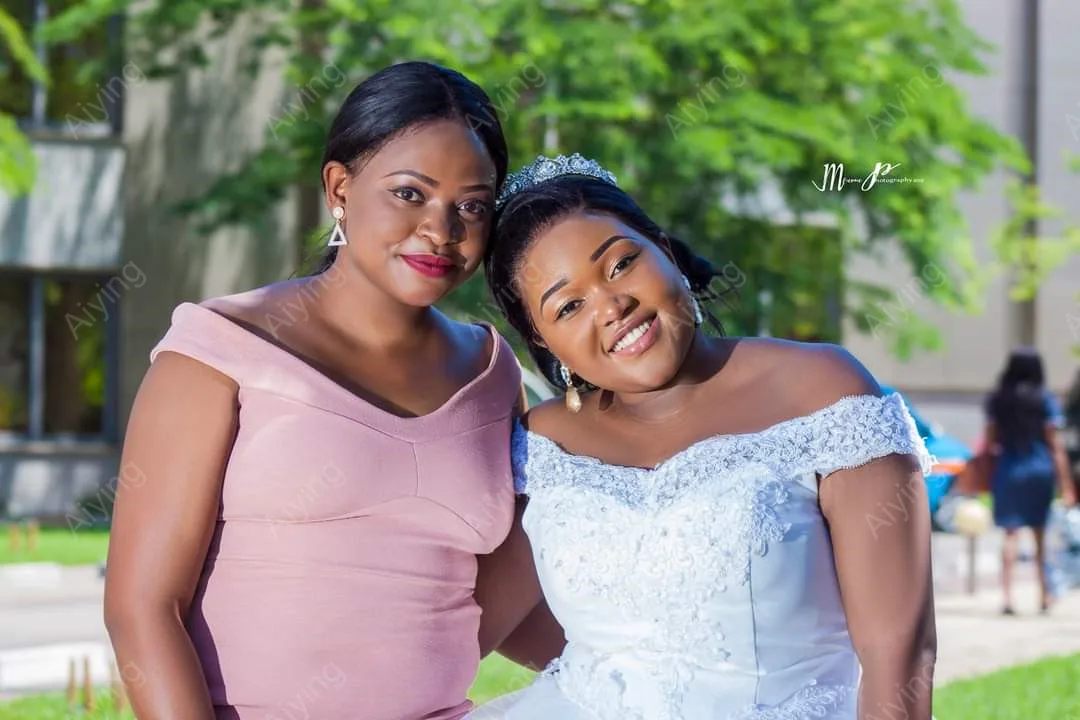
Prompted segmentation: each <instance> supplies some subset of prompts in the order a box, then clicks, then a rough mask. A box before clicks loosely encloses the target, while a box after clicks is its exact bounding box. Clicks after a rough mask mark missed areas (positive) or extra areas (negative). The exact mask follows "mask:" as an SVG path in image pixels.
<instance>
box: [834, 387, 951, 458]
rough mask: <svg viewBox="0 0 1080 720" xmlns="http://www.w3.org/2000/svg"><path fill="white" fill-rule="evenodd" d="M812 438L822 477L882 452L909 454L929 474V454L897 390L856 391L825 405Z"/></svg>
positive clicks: (877, 455)
mask: <svg viewBox="0 0 1080 720" xmlns="http://www.w3.org/2000/svg"><path fill="white" fill-rule="evenodd" d="M819 420H820V424H819V426H818V430H819V432H818V433H817V437H816V438H815V441H816V442H815V444H817V446H818V457H819V460H818V462H817V463H816V465H817V472H818V474H820V475H821V476H822V477H824V476H826V475H828V474H830V473H833V472H836V471H837V470H846V469H850V468H854V467H858V466H860V465H865V464H866V463H868V462H870V461H871V460H875V459H877V458H880V457H885V456H886V455H892V454H894V453H895V454H901V455H912V456H914V457H915V458H916V460H918V462H919V467H920V468H922V471H923V473H925V474H929V472H930V467H931V466H932V465H933V458H932V457H931V456H930V453H929V452H927V450H926V444H925V443H924V442H923V438H922V437H920V436H919V432H918V430H917V429H916V426H915V420H914V419H913V418H912V417H911V413H910V412H909V411H908V409H907V406H906V405H905V404H904V400H903V398H902V397H901V396H900V394H899V393H892V394H891V395H886V396H883V397H875V396H873V395H858V396H853V397H847V398H844V399H843V400H840V401H839V402H837V403H836V404H834V405H831V406H829V407H828V408H827V409H826V410H825V412H823V413H822V414H821V415H819Z"/></svg>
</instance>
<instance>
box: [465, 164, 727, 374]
mask: <svg viewBox="0 0 1080 720" xmlns="http://www.w3.org/2000/svg"><path fill="white" fill-rule="evenodd" d="M579 212H597V213H605V214H608V215H612V216H614V217H617V218H618V219H619V220H621V221H622V222H624V223H626V224H627V225H629V226H630V227H632V228H634V229H635V230H637V231H638V232H640V233H641V234H642V235H644V236H645V237H647V238H649V239H650V240H652V241H653V242H655V243H657V244H661V238H662V237H663V238H666V240H667V243H668V245H669V246H670V248H671V254H672V255H673V256H674V258H673V259H674V261H675V265H676V266H677V267H678V268H679V270H680V271H681V272H682V273H683V274H684V275H685V276H686V277H687V279H688V280H689V281H690V290H691V292H692V293H694V295H695V296H696V297H697V298H698V300H699V302H702V303H706V302H707V301H709V300H713V299H715V298H717V297H719V296H720V295H722V294H723V292H724V291H725V290H724V289H721V290H720V291H719V292H718V291H717V290H716V288H713V287H712V284H713V280H714V279H715V278H717V277H719V276H720V275H721V273H720V271H718V270H717V269H716V268H715V267H714V266H713V264H712V263H711V262H709V261H708V260H706V259H705V258H703V257H701V256H700V255H697V254H695V253H694V251H693V250H692V249H691V248H690V246H689V245H687V244H686V243H685V242H683V241H681V240H678V239H677V238H674V237H671V236H670V235H667V234H666V233H664V232H663V230H661V229H660V226H659V225H657V224H656V223H655V222H653V220H652V218H650V217H649V216H648V215H647V214H646V213H645V211H644V210H642V209H641V208H640V207H639V206H638V204H637V203H636V202H634V199H633V198H632V197H630V196H629V195H628V194H626V193H625V192H623V191H622V190H620V189H619V188H618V187H616V186H614V185H611V184H609V183H606V182H604V181H602V180H597V179H595V178H592V177H588V176H582V175H563V176H560V177H557V178H553V179H552V180H548V181H546V182H544V183H542V184H540V185H538V186H536V187H533V188H530V189H528V190H525V191H522V192H519V193H516V194H514V195H512V196H511V197H510V199H509V200H508V201H507V203H506V205H505V206H503V207H502V208H500V209H499V211H498V213H497V214H496V217H495V235H494V237H493V238H492V241H491V242H490V243H488V246H487V250H486V253H485V257H484V274H485V276H486V278H487V283H488V288H489V289H490V290H491V294H492V295H493V296H494V298H495V303H496V304H497V305H498V307H499V310H500V311H501V312H502V314H503V317H505V318H506V320H507V322H509V323H510V325H511V326H513V328H514V329H515V330H516V331H517V332H518V333H519V334H520V335H521V337H522V338H523V339H524V340H525V343H526V345H527V347H528V350H529V354H530V355H532V358H533V360H534V361H535V362H536V365H537V367H538V368H539V369H540V372H542V373H543V374H544V377H546V378H547V379H548V381H549V382H550V383H552V384H553V385H554V386H555V387H557V388H561V389H564V390H565V389H566V383H565V382H563V379H562V378H561V377H560V375H559V361H558V359H556V358H555V356H554V355H552V354H551V352H550V351H548V350H547V348H544V347H542V346H540V345H538V344H537V343H536V330H535V329H534V328H533V323H532V319H531V318H530V317H529V311H528V309H527V308H526V307H525V303H524V301H523V299H522V293H521V292H520V288H519V285H518V277H517V273H518V271H519V270H520V269H521V268H520V265H521V260H522V258H523V257H524V255H525V252H526V251H527V250H528V249H529V246H530V245H531V244H532V242H533V240H534V239H535V238H536V237H537V236H538V235H539V234H540V233H542V232H543V231H544V230H546V229H547V228H549V227H551V226H552V225H554V224H555V223H556V222H558V221H559V220H561V219H563V218H565V217H567V216H569V215H573V214H575V213H579ZM702 311H703V313H704V315H705V317H706V318H707V320H708V322H709V324H710V325H711V326H712V327H713V328H714V329H715V330H716V332H718V333H721V334H722V333H723V327H722V326H721V324H720V321H719V320H717V319H716V317H715V316H714V315H713V314H712V313H710V312H708V310H707V308H706V307H704V305H703V307H702ZM574 382H575V384H576V385H578V386H579V387H580V386H581V384H582V383H581V381H580V380H579V379H575V380H574Z"/></svg>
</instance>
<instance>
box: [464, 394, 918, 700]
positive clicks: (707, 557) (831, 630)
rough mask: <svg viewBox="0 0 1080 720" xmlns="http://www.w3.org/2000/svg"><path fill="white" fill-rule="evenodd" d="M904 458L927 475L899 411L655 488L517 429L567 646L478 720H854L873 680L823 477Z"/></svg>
mask: <svg viewBox="0 0 1080 720" xmlns="http://www.w3.org/2000/svg"><path fill="white" fill-rule="evenodd" d="M891 453H906V454H913V455H915V456H917V457H918V459H919V461H920V464H921V465H922V467H923V470H924V472H925V471H926V470H927V469H928V464H929V461H930V458H929V456H928V455H927V453H926V449H925V446H924V445H923V442H922V440H921V439H920V437H919V435H918V433H917V431H916V430H915V424H914V422H913V421H912V419H911V416H910V415H909V413H908V411H907V408H906V407H905V406H904V403H903V401H902V399H901V398H900V396H899V395H895V394H894V395H890V396H888V397H873V396H869V395H863V396H853V397H847V398H844V399H842V400H840V401H839V402H837V403H835V404H834V405H831V406H829V407H826V408H824V409H823V410H820V411H818V412H816V413H814V414H812V415H808V416H805V417H799V418H794V419H792V420H788V421H785V422H782V423H780V424H778V425H775V426H773V427H771V428H769V429H767V430H764V431H761V432H755V433H749V434H743V435H733V436H717V437H714V438H710V439H707V440H704V441H702V442H699V443H696V444H694V445H692V446H690V447H689V448H687V449H685V450H683V451H682V452H680V453H678V454H677V455H675V456H674V457H673V458H671V459H670V460H668V461H666V462H664V463H662V464H660V465H659V466H657V467H656V468H654V469H650V470H645V469H638V468H630V467H623V466H613V465H609V464H606V463H603V462H601V461H599V460H597V459H595V458H589V457H582V456H575V455H571V454H569V453H567V452H566V451H564V450H562V449H561V448H560V447H559V446H558V445H556V444H555V443H554V442H552V441H551V440H549V439H547V438H545V437H543V436H540V435H537V434H535V433H531V432H528V431H526V430H525V429H524V428H522V427H521V426H520V425H519V426H518V427H516V428H515V432H514V437H513V447H512V454H513V462H514V472H515V484H516V486H517V490H518V492H520V493H525V494H527V495H528V498H529V501H528V507H527V509H526V511H525V514H524V516H523V520H522V523H523V526H524V528H525V530H526V532H527V534H528V536H529V539H530V542H531V544H532V548H533V553H534V556H535V561H536V567H537V571H538V573H539V577H540V582H541V584H542V587H543V591H544V595H545V597H546V599H547V602H548V605H549V606H550V608H551V610H552V612H553V613H554V614H555V616H556V617H557V618H558V620H559V622H560V623H561V624H562V626H563V628H564V629H565V631H566V637H567V640H568V644H567V646H566V650H565V652H564V653H563V655H562V656H561V657H560V658H559V659H557V660H556V661H555V662H554V663H552V665H551V666H550V667H549V668H548V669H547V670H545V671H544V672H543V673H541V674H540V675H538V676H537V678H536V680H535V682H534V683H533V684H532V685H530V686H529V687H527V688H526V689H524V690H521V691H519V692H516V693H512V694H510V695H507V696H504V697H502V698H498V699H496V700H494V701H492V702H490V703H488V704H485V705H483V706H481V707H479V708H477V709H475V710H474V711H473V712H472V713H471V714H470V715H469V716H468V718H469V720H800V719H802V718H813V719H814V720H854V718H855V717H856V702H857V692H858V685H859V676H860V667H859V662H858V659H857V657H856V655H855V652H854V650H853V649H852V644H851V640H850V638H849V636H848V628H847V623H846V621H845V616H844V608H843V606H842V604H841V601H840V593H839V587H838V581H837V575H836V569H835V566H834V562H833V552H832V546H831V544H830V540H829V535H828V532H827V530H826V527H825V524H824V518H823V517H822V514H821V511H820V508H819V506H818V502H817V479H816V477H817V476H818V475H821V476H825V475H828V474H829V473H830V472H833V471H835V470H838V469H842V468H852V467H856V466H859V465H862V464H865V463H867V462H868V461H870V460H872V459H874V458H877V457H882V456H885V455H888V454H891ZM868 541H869V535H868Z"/></svg>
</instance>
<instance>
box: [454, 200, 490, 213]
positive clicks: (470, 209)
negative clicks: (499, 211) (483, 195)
mask: <svg viewBox="0 0 1080 720" xmlns="http://www.w3.org/2000/svg"><path fill="white" fill-rule="evenodd" d="M460 207H461V209H462V210H463V211H465V212H467V213H469V214H470V215H477V216H481V217H482V216H484V215H486V214H487V213H488V210H490V208H489V207H488V204H487V203H486V202H484V201H483V200H469V201H467V202H464V203H462V204H461V206H460Z"/></svg>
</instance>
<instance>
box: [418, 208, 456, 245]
mask: <svg viewBox="0 0 1080 720" xmlns="http://www.w3.org/2000/svg"><path fill="white" fill-rule="evenodd" d="M455 210H456V208H451V209H449V210H443V209H442V208H432V210H431V212H429V213H428V214H427V216H426V217H425V218H424V220H423V221H422V222H421V223H420V227H419V228H418V229H417V234H418V235H420V237H422V238H424V239H426V240H428V241H429V242H431V243H432V244H433V245H435V246H436V247H442V246H444V245H453V244H456V243H459V242H461V241H462V240H463V239H464V237H465V225H464V223H462V222H461V218H460V217H458V215H457V213H456V212H455Z"/></svg>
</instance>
